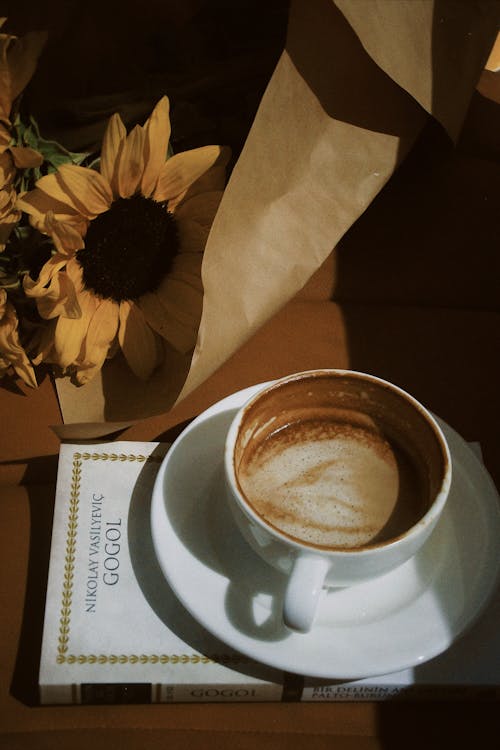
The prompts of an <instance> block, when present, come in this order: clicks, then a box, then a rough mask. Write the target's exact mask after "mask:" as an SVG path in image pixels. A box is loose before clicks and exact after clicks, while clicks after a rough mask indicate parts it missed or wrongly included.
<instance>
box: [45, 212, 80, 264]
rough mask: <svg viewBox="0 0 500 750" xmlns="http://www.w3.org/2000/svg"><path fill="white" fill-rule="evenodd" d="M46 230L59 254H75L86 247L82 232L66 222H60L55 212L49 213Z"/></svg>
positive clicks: (46, 218) (46, 219)
mask: <svg viewBox="0 0 500 750" xmlns="http://www.w3.org/2000/svg"><path fill="white" fill-rule="evenodd" d="M45 230H46V231H47V232H48V233H49V234H50V236H51V237H52V239H53V241H54V245H55V248H56V250H57V251H58V252H60V253H63V254H67V253H70V254H72V253H75V252H76V251H77V250H81V249H82V248H84V247H85V242H84V241H83V237H82V235H81V234H80V232H79V231H78V230H77V229H75V227H72V226H71V224H67V223H65V222H64V221H58V220H57V219H56V218H55V216H54V212H53V211H48V212H47V215H46V217H45Z"/></svg>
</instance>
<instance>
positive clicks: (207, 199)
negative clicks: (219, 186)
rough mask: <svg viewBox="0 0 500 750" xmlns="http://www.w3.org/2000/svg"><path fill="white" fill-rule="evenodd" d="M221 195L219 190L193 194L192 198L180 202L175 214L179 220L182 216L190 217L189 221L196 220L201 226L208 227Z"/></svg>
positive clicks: (210, 224)
mask: <svg viewBox="0 0 500 750" xmlns="http://www.w3.org/2000/svg"><path fill="white" fill-rule="evenodd" d="M222 196H223V192H222V191H221V190H213V191H211V192H209V193H199V194H198V195H194V196H193V197H192V198H188V199H187V200H185V201H183V202H182V204H181V205H180V206H179V208H177V210H176V212H175V216H176V218H177V219H181V220H182V219H184V218H186V219H191V221H196V222H197V223H198V224H200V225H201V226H202V227H208V228H210V227H211V226H212V223H213V220H214V217H215V214H216V213H217V210H218V208H219V204H220V202H221V200H222ZM169 208H170V207H169Z"/></svg>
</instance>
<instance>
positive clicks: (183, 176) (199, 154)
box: [153, 146, 221, 201]
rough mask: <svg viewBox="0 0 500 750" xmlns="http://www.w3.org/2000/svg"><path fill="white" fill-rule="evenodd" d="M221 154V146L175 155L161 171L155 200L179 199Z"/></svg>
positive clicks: (205, 147) (195, 149) (154, 195)
mask: <svg viewBox="0 0 500 750" xmlns="http://www.w3.org/2000/svg"><path fill="white" fill-rule="evenodd" d="M220 153H221V148H220V146H202V147H201V148H194V149H192V150H191V151H183V152H181V153H179V154H174V156H172V157H171V158H170V159H168V161H166V162H165V164H164V165H163V167H162V168H161V170H160V174H159V177H158V183H157V185H156V188H155V191H154V194H153V197H154V199H155V200H157V201H164V200H169V201H170V200H172V199H175V198H177V196H179V194H180V193H183V192H184V191H185V190H187V189H188V188H189V187H190V186H191V185H192V184H193V182H196V180H198V179H199V178H200V177H201V175H202V174H203V173H204V172H206V171H207V170H208V169H210V167H211V166H213V164H215V162H216V161H217V159H218V158H219V156H220Z"/></svg>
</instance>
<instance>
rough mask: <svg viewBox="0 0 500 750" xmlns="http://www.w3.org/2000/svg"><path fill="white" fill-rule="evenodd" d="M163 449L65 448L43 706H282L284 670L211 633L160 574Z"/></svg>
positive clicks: (120, 445)
mask: <svg viewBox="0 0 500 750" xmlns="http://www.w3.org/2000/svg"><path fill="white" fill-rule="evenodd" d="M167 449H168V445H166V444H159V443H136V442H114V443H106V444H102V443H101V444H99V445H74V444H65V445H62V446H61V449H60V456H59V468H58V476H57V485H56V499H55V507H54V520H53V531H52V545H51V556H50V565H49V577H48V588H47V599H46V611H45V621H44V632H43V642H42V654H41V666H40V675H39V685H40V700H41V703H45V704H47V703H96V702H108V703H120V702H140V703H147V702H172V701H201V700H211V701H214V700H231V701H238V700H240V701H242V700H244V701H252V700H254V701H257V700H258V701H271V700H281V699H282V694H283V680H282V673H281V672H279V671H277V670H271V669H268V668H266V667H265V666H263V665H260V664H256V663H253V662H252V661H251V660H249V659H247V658H246V657H244V656H241V655H239V654H237V653H235V652H234V651H232V650H231V649H229V648H228V647H227V646H225V645H224V644H223V643H221V642H220V641H218V640H217V639H215V638H213V637H212V636H211V635H210V634H209V633H207V632H206V631H205V630H204V628H203V627H202V626H201V625H199V624H198V623H197V622H196V621H195V620H194V619H193V618H192V617H191V616H190V615H189V613H188V612H186V610H184V608H183V607H182V606H181V605H180V603H179V602H178V600H177V599H176V597H175V595H174V594H173V592H172V591H171V590H170V588H169V586H168V584H167V582H166V581H165V578H164V577H163V575H162V573H161V571H160V568H159V566H158V563H157V561H156V557H155V554H154V550H153V545H152V541H151V532H150V499H151V492H152V489H153V484H154V481H155V477H156V473H157V471H158V468H159V465H160V462H161V460H162V459H163V457H164V455H165V453H166V451H167Z"/></svg>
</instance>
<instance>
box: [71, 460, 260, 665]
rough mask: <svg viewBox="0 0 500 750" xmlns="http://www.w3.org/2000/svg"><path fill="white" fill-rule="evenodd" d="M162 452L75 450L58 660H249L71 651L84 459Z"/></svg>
mask: <svg viewBox="0 0 500 750" xmlns="http://www.w3.org/2000/svg"><path fill="white" fill-rule="evenodd" d="M163 458H164V456H162V455H155V456H154V455H151V456H144V455H142V454H134V453H97V452H92V453H91V452H83V453H80V452H76V453H74V454H73V468H72V474H71V484H70V496H69V503H68V522H67V527H66V552H65V557H64V575H63V583H62V591H61V608H60V615H59V633H58V639H57V657H56V663H57V664H138V665H144V664H159V665H164V664H214V663H218V664H224V665H230V664H242V663H246V662H248V661H249V659H247V658H245V657H244V656H239V655H237V654H234V655H233V654H214V655H212V656H203V655H199V654H70V653H68V648H69V646H68V644H69V636H70V628H71V605H72V600H73V580H74V568H75V553H76V539H77V529H78V512H79V506H80V485H81V477H82V462H83V461H112V462H115V461H138V462H145V461H148V460H150V461H157V462H161V461H162V460H163Z"/></svg>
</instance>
